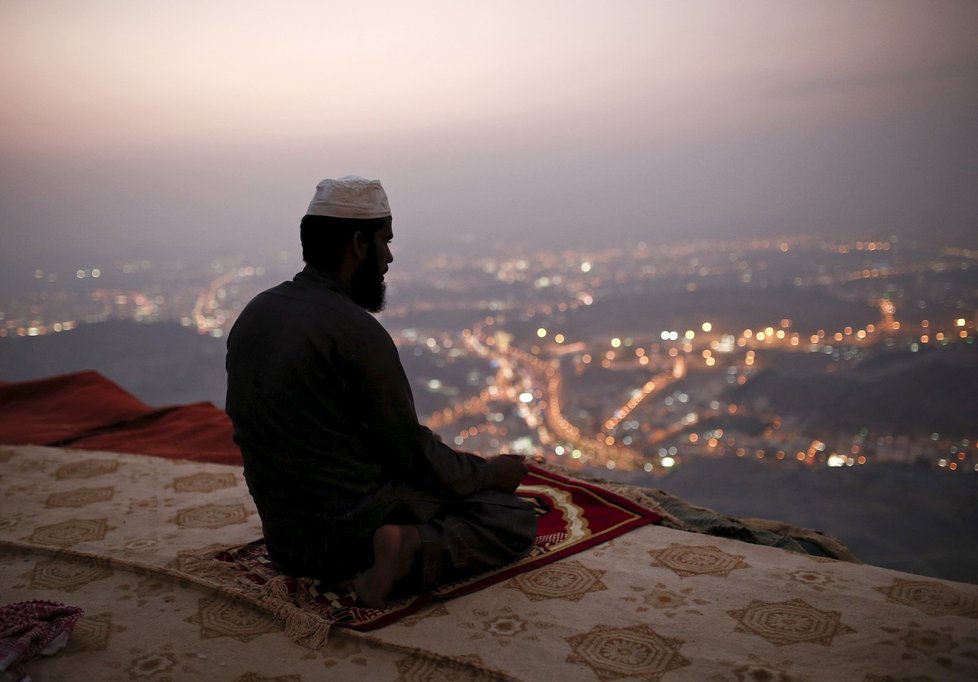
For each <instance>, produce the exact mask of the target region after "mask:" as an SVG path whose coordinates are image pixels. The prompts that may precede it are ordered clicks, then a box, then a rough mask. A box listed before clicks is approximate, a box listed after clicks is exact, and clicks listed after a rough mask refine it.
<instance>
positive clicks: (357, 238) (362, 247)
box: [352, 230, 370, 263]
mask: <svg viewBox="0 0 978 682" xmlns="http://www.w3.org/2000/svg"><path fill="white" fill-rule="evenodd" d="M352 246H353V255H354V256H356V257H357V262H358V263H359V262H361V261H363V259H365V258H366V257H367V251H368V250H369V248H370V244H369V243H368V241H367V236H366V235H365V234H364V233H363V232H361V231H360V230H357V231H356V232H354V233H353V242H352Z"/></svg>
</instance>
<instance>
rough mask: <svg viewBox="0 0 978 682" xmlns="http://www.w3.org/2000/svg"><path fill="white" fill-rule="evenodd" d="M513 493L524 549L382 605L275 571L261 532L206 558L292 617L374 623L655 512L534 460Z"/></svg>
mask: <svg viewBox="0 0 978 682" xmlns="http://www.w3.org/2000/svg"><path fill="white" fill-rule="evenodd" d="M517 494H518V495H519V496H520V497H523V498H524V499H526V500H527V501H528V502H529V503H530V504H532V505H533V507H534V508H535V509H536V510H537V514H538V515H539V518H538V523H537V538H536V542H535V543H534V545H533V547H532V549H531V550H530V553H529V554H528V555H527V556H526V557H524V558H523V559H521V560H519V561H517V562H515V563H512V564H509V565H507V566H503V567H502V568H499V569H496V570H494V571H490V572H488V573H483V574H481V575H477V576H473V577H470V578H466V579H464V580H461V581H458V582H454V583H450V584H446V585H442V586H440V587H438V588H436V589H435V590H433V591H432V592H428V593H426V594H420V595H413V596H409V597H405V598H403V599H400V600H398V601H396V602H393V603H392V604H391V605H390V606H389V607H388V608H386V609H372V608H368V607H365V606H362V605H360V604H358V603H357V601H356V597H355V595H354V594H353V593H352V592H349V593H345V594H338V593H337V592H334V591H332V590H331V589H330V588H328V587H327V586H324V585H322V584H321V583H320V582H319V581H318V580H312V579H309V578H292V577H289V576H284V575H282V574H280V573H279V572H278V571H276V570H275V568H274V567H273V566H272V564H271V561H270V560H269V558H268V552H267V550H266V547H265V542H264V540H258V541H255V542H252V543H249V544H247V545H242V546H238V547H233V548H231V549H226V550H221V551H218V552H216V553H212V554H211V555H210V559H211V561H212V562H213V561H216V562H220V563H221V564H223V569H225V570H222V572H225V571H226V569H231V570H232V572H233V573H235V574H236V578H237V580H236V581H235V582H241V580H242V579H243V580H244V581H245V582H247V583H250V585H251V586H252V587H253V588H254V589H253V590H249V592H253V593H258V594H262V595H263V596H262V597H260V598H259V601H260V602H263V605H264V606H266V607H272V608H273V610H274V611H275V612H276V613H277V614H279V615H281V616H285V617H286V619H287V620H288V619H293V620H294V619H295V615H294V614H295V612H296V611H302V612H304V616H303V617H304V619H308V618H309V617H310V616H312V617H314V618H316V619H317V620H319V622H320V623H322V625H323V626H325V627H326V628H328V627H329V625H341V626H344V627H348V628H353V629H356V630H373V629H375V628H379V627H383V626H385V625H389V624H390V623H393V622H395V621H397V620H399V619H400V618H403V617H405V616H407V615H409V614H412V613H415V612H416V611H418V610H419V609H420V608H421V607H423V606H424V605H425V604H427V603H428V602H430V601H431V600H433V599H450V598H452V597H458V596H461V595H463V594H468V593H470V592H475V591H477V590H481V589H482V588H485V587H488V586H489V585H493V584H495V583H498V582H501V581H503V580H506V579H508V578H511V577H513V576H514V575H517V574H519V573H523V572H526V571H530V570H533V569H535V568H539V567H541V566H544V565H546V564H549V563H551V562H553V561H556V560H557V559H561V558H563V557H566V556H569V555H571V554H576V553H577V552H581V551H583V550H585V549H588V548H589V547H594V546H595V545H598V544H600V543H602V542H607V541H608V540H611V539H612V538H615V537H618V536H619V535H621V534H622V533H625V532H627V531H629V530H632V529H633V528H637V527H639V526H642V525H645V524H647V523H655V522H658V521H659V520H660V517H659V516H658V515H657V514H655V513H654V512H652V511H649V510H648V509H645V508H643V507H641V506H639V505H638V504H636V503H634V502H632V501H630V500H628V499H626V498H624V497H621V496H620V495H617V494H615V493H613V492H610V491H608V490H605V489H604V488H601V487H599V486H596V485H592V484H589V483H585V482H583V481H579V480H575V479H572V478H568V477H566V476H562V475H560V474H557V473H554V472H551V471H547V470H546V469H542V468H540V467H537V466H533V465H531V466H530V473H529V474H528V475H527V476H526V477H525V478H524V479H523V482H522V484H521V485H520V487H519V489H518V490H517Z"/></svg>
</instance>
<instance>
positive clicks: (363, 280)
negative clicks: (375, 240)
mask: <svg viewBox="0 0 978 682" xmlns="http://www.w3.org/2000/svg"><path fill="white" fill-rule="evenodd" d="M377 263H378V260H377V249H376V247H374V246H373V245H372V244H371V246H370V250H369V252H368V253H367V257H366V259H364V261H363V262H362V263H360V266H359V267H358V268H357V269H356V271H355V272H354V273H353V280H352V281H351V282H350V296H351V297H352V298H353V300H354V302H355V303H357V304H359V305H360V307H362V308H363V309H364V310H367V311H369V312H372V313H379V312H380V311H381V310H383V309H384V303H385V301H384V297H385V296H386V294H387V285H386V284H385V283H384V275H383V274H381V272H380V268H379V267H378V265H377Z"/></svg>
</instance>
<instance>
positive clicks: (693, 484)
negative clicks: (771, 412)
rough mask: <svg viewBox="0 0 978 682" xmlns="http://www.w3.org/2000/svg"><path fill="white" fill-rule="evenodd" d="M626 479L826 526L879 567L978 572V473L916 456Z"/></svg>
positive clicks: (735, 512) (690, 467)
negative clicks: (977, 532)
mask: <svg viewBox="0 0 978 682" xmlns="http://www.w3.org/2000/svg"><path fill="white" fill-rule="evenodd" d="M596 473H597V475H599V476H604V477H608V475H609V474H608V472H607V471H602V472H596ZM616 478H618V479H620V480H625V481H628V482H631V483H635V484H638V485H649V486H652V487H656V488H662V489H664V490H666V491H668V492H670V493H672V494H674V495H678V496H680V497H682V498H684V499H685V500H687V501H688V502H690V503H692V504H695V505H700V506H704V507H708V508H710V509H714V510H716V511H718V512H721V513H723V514H727V515H731V516H740V517H756V518H766V519H774V520H779V521H785V522H787V523H792V524H795V525H798V526H802V527H805V528H813V529H815V530H820V531H823V532H825V533H828V534H829V535H831V536H833V537H836V538H838V539H839V540H842V541H843V542H844V543H846V545H848V546H849V549H851V550H852V551H853V553H854V554H855V555H856V556H857V557H859V558H860V559H861V560H863V561H865V562H867V563H871V564H875V565H877V566H885V567H887V568H894V569H897V570H900V571H910V572H911V573H920V574H922V575H930V576H936V577H940V578H946V579H949V580H960V581H964V582H971V583H973V582H976V581H978V543H975V541H974V529H975V527H976V526H978V490H976V487H975V477H974V476H973V475H967V474H954V473H951V472H948V471H946V470H940V471H932V470H928V469H926V468H921V467H915V466H911V465H906V464H875V465H873V466H865V467H843V468H841V469H832V468H823V469H816V470H814V471H809V470H808V469H805V468H802V467H796V466H791V465H787V466H785V465H772V464H766V463H760V462H753V461H750V460H742V459H738V458H736V457H734V458H730V457H722V458H718V459H696V458H692V459H688V460H686V461H685V462H684V464H683V466H681V467H679V468H677V469H676V470H675V471H673V472H672V473H671V474H669V476H667V477H665V478H663V479H659V480H657V481H655V482H654V483H650V482H649V481H648V479H647V478H644V477H643V476H641V475H640V474H635V473H632V474H621V475H619V476H616Z"/></svg>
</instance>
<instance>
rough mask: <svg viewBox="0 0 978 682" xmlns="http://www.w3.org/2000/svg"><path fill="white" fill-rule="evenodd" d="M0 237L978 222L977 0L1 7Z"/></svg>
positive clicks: (142, 240) (211, 237)
mask: <svg viewBox="0 0 978 682" xmlns="http://www.w3.org/2000/svg"><path fill="white" fill-rule="evenodd" d="M0 86H2V92H3V106H2V107H0V153H2V158H3V164H2V167H0V229H2V235H3V238H2V241H3V249H2V250H3V251H4V252H6V255H8V256H14V257H19V256H26V255H28V254H36V253H38V252H39V251H44V250H45V249H51V248H57V249H61V250H64V249H69V248H79V249H82V250H84V249H88V250H91V251H104V252H107V253H112V252H113V251H114V250H127V251H129V252H138V251H139V250H140V249H143V250H146V249H152V248H158V247H168V248H174V249H186V250H198V251H201V252H207V253H209V252H221V251H225V252H227V251H235V250H240V249H241V247H242V246H243V245H246V246H249V247H250V246H260V247H275V246H276V245H278V246H281V247H282V248H295V243H296V241H297V224H298V220H299V218H300V217H301V215H302V213H303V212H304V209H305V206H306V204H307V203H308V200H309V197H310V196H311V193H312V190H313V188H314V187H315V184H316V182H317V181H318V180H319V179H320V178H322V177H327V176H338V175H345V174H349V173H355V174H359V175H366V176H371V177H377V178H380V179H381V180H382V181H383V182H384V184H385V186H386V187H387V190H388V193H389V195H390V198H391V204H392V207H393V210H394V214H395V230H397V231H398V234H399V237H398V239H399V240H401V239H405V240H413V241H414V243H416V244H424V245H436V244H439V243H443V244H447V243H452V242H454V241H456V240H457V239H458V238H459V237H465V236H472V237H474V238H475V239H477V240H480V239H481V240H485V241H486V242H487V243H488V242H491V241H494V240H500V241H506V240H510V241H512V240H514V239H516V240H525V241H526V242H527V244H530V243H532V244H540V243H548V242H553V241H555V240H564V239H574V240H581V241H582V242H584V243H587V241H588V240H590V241H592V242H595V243H598V242H600V241H601V240H604V241H607V240H609V239H610V240H623V241H625V240H629V239H644V240H646V241H654V240H676V239H679V238H682V237H684V236H689V235H693V236H704V237H722V238H735V237H738V236H753V235H755V234H794V233H801V232H820V233H825V234H833V235H847V234H852V235H858V236H862V235H873V236H875V235H886V234H890V233H897V234H901V235H907V236H913V235H918V234H927V235H931V236H936V238H939V239H942V240H944V241H946V242H948V243H951V242H953V243H966V242H974V241H975V240H976V235H978V161H976V159H978V3H973V2H947V1H943V0H930V1H920V2H900V1H884V2H875V1H873V2H870V1H853V0H846V1H843V2H830V1H825V0H819V1H817V2H814V1H813V2H794V1H788V2H785V1H783V0H781V1H775V2H766V1H765V2H760V1H747V2H682V3H678V2H654V1H652V0H646V1H639V2H625V1H621V2H603V3H597V2H574V1H561V2H550V1H543V2H526V1H523V2H507V1H498V0H497V1H493V2H475V1H473V2H458V1H452V2H441V1H437V2H408V1H403V0H402V1H400V2H371V1H364V2H342V3H341V2H329V1H323V0H320V1H317V2H288V1H285V2H275V3H271V2H267V3H262V2H243V1H241V0H238V1H236V2H223V1H220V2H207V1H198V2H190V1H181V0H177V1H175V2H142V1H138V0H102V1H99V0H93V1H91V2H75V1H70V0H64V1H52V0H30V1H21V0H5V1H4V2H3V3H2V4H0Z"/></svg>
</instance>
